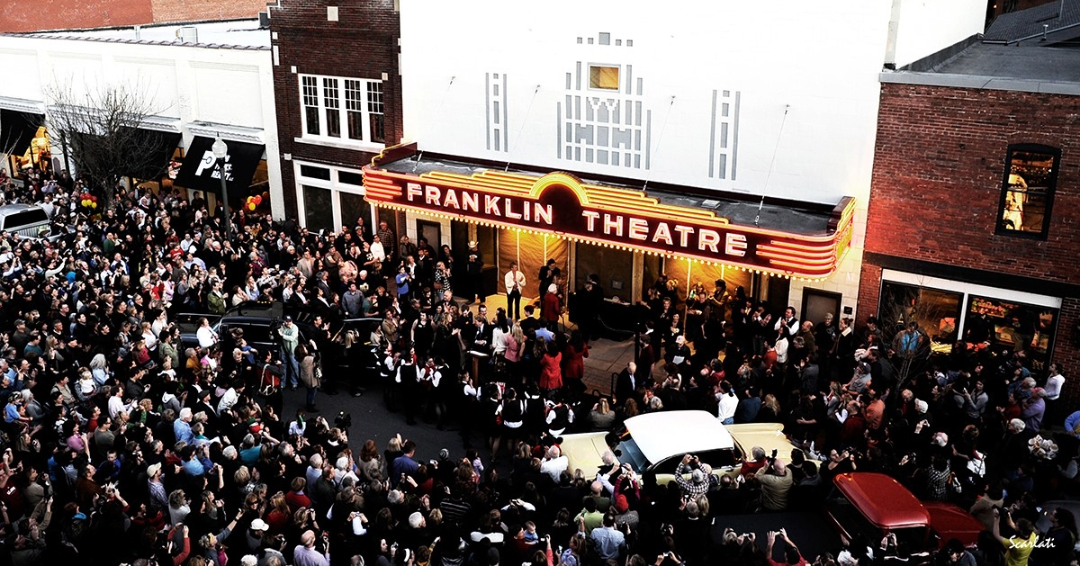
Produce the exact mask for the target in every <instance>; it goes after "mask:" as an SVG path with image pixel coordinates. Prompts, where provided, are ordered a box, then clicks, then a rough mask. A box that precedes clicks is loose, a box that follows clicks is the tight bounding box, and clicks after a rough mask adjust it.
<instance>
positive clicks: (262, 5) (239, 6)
mask: <svg viewBox="0 0 1080 566" xmlns="http://www.w3.org/2000/svg"><path fill="white" fill-rule="evenodd" d="M265 9H266V0H228V1H227V2H226V1H223V0H38V1H37V2H34V3H33V5H32V6H31V5H29V3H27V2H7V3H5V4H4V5H2V6H0V32H26V31H42V30H61V29H86V28H101V27H116V26H133V25H145V24H151V23H167V22H195V21H203V20H225V19H236V18H256V17H258V16H259V12H262V11H264V10H265Z"/></svg>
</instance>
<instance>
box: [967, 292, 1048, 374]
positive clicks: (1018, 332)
mask: <svg viewBox="0 0 1080 566" xmlns="http://www.w3.org/2000/svg"><path fill="white" fill-rule="evenodd" d="M1057 314H1058V312H1057V309H1053V308H1049V307H1041V306H1035V305H1026V304H1022V303H1017V302H1015V301H1004V300H1000V299H993V298H989V297H980V296H976V295H970V296H969V297H968V303H967V319H966V321H965V323H964V338H965V340H966V341H968V342H970V343H972V344H982V343H989V344H990V346H991V347H993V348H995V349H998V350H1000V349H1002V348H1008V349H1010V350H1013V351H1020V350H1025V351H1026V352H1027V357H1028V359H1029V360H1031V364H1032V369H1036V370H1041V369H1044V368H1045V366H1046V363H1047V361H1048V360H1047V353H1048V352H1049V351H1050V348H1051V346H1052V345H1053V337H1054V328H1055V327H1056V322H1057Z"/></svg>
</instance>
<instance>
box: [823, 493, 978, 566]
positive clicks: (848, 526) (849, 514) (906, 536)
mask: <svg viewBox="0 0 1080 566" xmlns="http://www.w3.org/2000/svg"><path fill="white" fill-rule="evenodd" d="M833 485H834V486H835V487H836V489H834V490H833V493H832V495H830V496H829V498H828V500H827V501H826V512H827V513H828V516H829V519H830V520H831V521H832V523H833V525H834V526H835V527H836V530H837V532H839V533H840V536H841V538H842V539H844V541H845V542H849V541H851V540H852V539H853V538H854V537H856V536H857V535H860V534H862V535H865V536H866V537H867V538H868V539H869V540H868V542H869V543H870V544H871V545H873V546H874V547H875V548H876V547H877V546H878V544H879V543H880V542H881V540H882V539H883V538H884V537H885V536H886V535H889V534H893V535H895V536H896V543H897V544H898V545H905V544H906V545H907V547H908V549H910V551H911V554H912V556H913V557H916V556H920V557H927V558H928V557H929V555H930V553H931V552H933V551H935V550H938V549H939V548H941V547H942V546H944V545H945V543H946V542H948V541H949V539H953V538H955V539H959V540H960V542H962V543H964V545H965V546H972V545H974V544H975V542H976V540H977V539H978V537H979V532H981V531H982V530H983V525H982V523H980V522H979V521H978V520H976V519H975V518H974V517H972V516H971V515H969V514H968V513H967V512H966V511H964V510H963V509H961V508H960V507H958V506H956V505H953V504H951V503H943V502H938V501H926V502H923V501H919V500H918V499H917V498H916V497H915V496H914V495H912V493H911V492H910V491H908V490H907V488H905V487H904V486H902V485H900V482H898V481H896V480H895V479H893V478H891V477H889V476H887V475H884V474H873V473H851V474H840V475H838V476H836V477H835V478H834V479H833Z"/></svg>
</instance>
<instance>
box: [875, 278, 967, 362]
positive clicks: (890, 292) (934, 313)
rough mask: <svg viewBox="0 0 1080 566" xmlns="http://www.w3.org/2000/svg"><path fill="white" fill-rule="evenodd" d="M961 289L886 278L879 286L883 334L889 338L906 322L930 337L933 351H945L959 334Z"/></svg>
mask: <svg viewBox="0 0 1080 566" xmlns="http://www.w3.org/2000/svg"><path fill="white" fill-rule="evenodd" d="M963 300H964V295H963V293H953V292H949V291H942V290H939V289H929V288H925V287H916V286H913V285H904V284H901V283H893V282H891V281H886V282H884V283H883V284H882V286H881V304H880V306H879V308H878V313H879V316H878V318H879V319H880V326H881V330H882V334H883V336H882V338H883V340H884V341H885V342H889V341H891V340H892V338H893V337H894V336H895V335H896V333H897V332H898V331H899V330H900V329H902V328H903V327H904V326H905V325H907V323H909V322H912V321H914V322H917V323H918V324H919V329H920V330H921V331H922V332H923V333H924V334H925V335H926V336H927V337H928V338H930V347H931V349H932V350H933V351H934V352H939V353H948V352H951V351H952V346H953V344H954V343H955V342H956V340H957V338H958V337H959V336H960V334H959V328H958V327H959V324H960V308H961V304H962V303H963Z"/></svg>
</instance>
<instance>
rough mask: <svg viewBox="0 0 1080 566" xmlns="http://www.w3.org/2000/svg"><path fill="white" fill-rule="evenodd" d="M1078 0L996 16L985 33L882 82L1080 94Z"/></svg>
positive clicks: (882, 77) (891, 74) (890, 73)
mask: <svg viewBox="0 0 1080 566" xmlns="http://www.w3.org/2000/svg"><path fill="white" fill-rule="evenodd" d="M1078 48H1080V0H1061V1H1059V2H1051V3H1049V4H1043V5H1041V6H1036V7H1034V8H1029V9H1027V10H1020V11H1018V12H1012V13H1008V14H1003V15H1001V16H999V17H998V18H997V19H996V20H994V23H993V24H991V25H990V28H989V29H987V30H986V33H985V34H984V35H977V36H972V37H969V38H968V39H966V40H964V41H961V42H960V43H957V44H956V45H953V46H950V47H947V48H945V49H942V50H941V51H938V52H937V53H934V54H932V55H929V56H927V57H925V58H923V59H920V60H918V61H915V62H914V63H912V64H910V65H907V66H906V67H903V68H901V69H898V70H896V71H885V72H883V73H881V75H880V80H881V82H883V83H899V84H916V85H933V86H946V87H957V88H975V89H988V90H1012V91H1019V92H1037V93H1050V94H1065V95H1073V96H1076V95H1080V52H1078V51H1077V49H1078Z"/></svg>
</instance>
